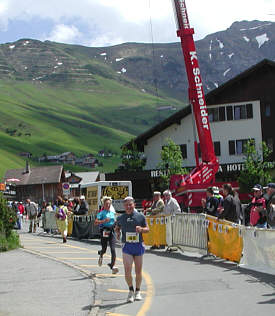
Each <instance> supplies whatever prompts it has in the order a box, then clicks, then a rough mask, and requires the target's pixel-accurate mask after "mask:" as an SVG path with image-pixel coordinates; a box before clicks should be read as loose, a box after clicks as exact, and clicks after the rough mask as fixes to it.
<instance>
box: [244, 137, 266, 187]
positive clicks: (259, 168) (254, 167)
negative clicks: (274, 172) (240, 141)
mask: <svg viewBox="0 0 275 316" xmlns="http://www.w3.org/2000/svg"><path fill="white" fill-rule="evenodd" d="M270 154H271V150H270V149H269V148H268V146H267V145H266V143H265V142H262V144H261V148H260V151H257V149H256V146H255V142H254V140H249V141H248V142H247V144H246V146H245V151H244V156H245V162H244V170H243V171H241V172H240V176H239V177H238V181H239V184H240V190H241V191H242V192H249V191H250V190H251V188H252V187H253V186H254V184H257V183H259V184H261V185H265V184H267V183H268V182H271V176H270V173H269V169H271V166H270V163H269V162H268V158H269V156H270Z"/></svg>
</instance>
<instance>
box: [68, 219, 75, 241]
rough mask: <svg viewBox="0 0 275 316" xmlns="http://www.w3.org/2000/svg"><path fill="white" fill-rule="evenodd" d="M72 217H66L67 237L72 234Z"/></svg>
mask: <svg viewBox="0 0 275 316" xmlns="http://www.w3.org/2000/svg"><path fill="white" fill-rule="evenodd" d="M73 222H74V220H73V215H72V216H70V217H68V236H71V235H72V233H73Z"/></svg>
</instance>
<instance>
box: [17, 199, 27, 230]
mask: <svg viewBox="0 0 275 316" xmlns="http://www.w3.org/2000/svg"><path fill="white" fill-rule="evenodd" d="M17 208H18V212H19V222H20V223H19V225H20V228H19V229H21V228H22V222H23V216H24V213H25V207H24V205H23V203H22V202H18V204H17Z"/></svg>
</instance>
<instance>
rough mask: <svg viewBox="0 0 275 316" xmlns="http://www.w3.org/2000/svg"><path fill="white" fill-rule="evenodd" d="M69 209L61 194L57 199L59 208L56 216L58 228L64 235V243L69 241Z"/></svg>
mask: <svg viewBox="0 0 275 316" xmlns="http://www.w3.org/2000/svg"><path fill="white" fill-rule="evenodd" d="M67 215H68V209H67V206H65V205H64V201H63V199H62V198H61V197H60V196H59V197H58V199H57V209H56V212H55V216H56V224H57V227H58V230H59V231H60V233H61V236H62V237H63V243H65V242H67V233H68V219H67V218H68V216H67Z"/></svg>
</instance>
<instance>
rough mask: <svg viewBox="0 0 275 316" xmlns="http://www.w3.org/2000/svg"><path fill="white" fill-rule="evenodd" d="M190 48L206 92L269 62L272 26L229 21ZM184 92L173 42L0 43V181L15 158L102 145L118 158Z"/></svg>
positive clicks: (20, 162) (19, 162)
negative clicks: (22, 154)
mask: <svg viewBox="0 0 275 316" xmlns="http://www.w3.org/2000/svg"><path fill="white" fill-rule="evenodd" d="M196 47H197V52H198V58H199V64H200V68H201V74H202V81H203V84H204V88H205V92H206V93H207V92H208V91H211V90H213V89H215V88H216V87H217V86H219V85H221V84H222V83H224V82H226V81H227V80H229V79H231V78H233V77H234V76H236V75H237V74H239V73H241V72H242V71H244V70H246V69H248V68H249V67H251V66H253V65H254V64H256V63H257V62H259V61H260V60H262V59H264V58H268V59H271V60H275V23H274V22H269V21H241V22H235V23H233V24H232V25H231V26H230V27H229V28H228V29H227V30H225V31H219V32H216V33H213V34H209V35H207V36H206V37H205V38H203V39H201V40H199V41H197V42H196ZM187 91H188V84H187V79H186V74H185V65H184V59H183V56H182V52H181V46H180V43H179V42H175V43H153V45H152V43H151V44H150V43H149V44H143V43H123V44H120V45H116V46H110V47H96V48H95V47H85V46H81V45H69V44H61V43H55V42H49V41H45V42H41V41H38V40H31V39H21V40H18V41H16V42H12V43H6V44H1V45H0V92H1V93H0V142H1V148H0V155H1V157H0V161H1V162H2V166H1V168H0V177H1V174H3V172H4V170H5V168H12V167H17V166H20V167H22V166H24V159H23V158H20V157H18V151H29V152H32V153H33V154H34V156H36V157H38V156H41V155H42V154H44V153H47V154H57V153H61V152H62V151H64V152H65V151H75V152H76V153H79V154H83V153H88V152H92V153H96V152H97V151H98V150H100V149H102V147H104V146H105V147H106V149H109V150H112V151H113V152H117V153H118V152H119V147H120V146H121V145H122V144H123V143H125V142H127V141H128V140H129V139H130V138H132V137H135V136H136V135H138V134H139V133H142V132H144V131H145V130H146V129H149V128H150V127H152V126H154V125H155V124H156V123H158V122H159V121H160V120H162V119H164V118H166V117H167V116H169V115H171V114H172V113H173V111H174V110H177V109H180V108H182V107H183V106H184V104H185V103H187ZM22 126H25V128H23V127H22ZM13 130H16V132H14V133H9V132H10V131H13ZM25 134H27V135H29V134H30V135H31V136H27V135H25ZM19 135H20V136H19ZM7 157H9V159H7ZM115 163H116V164H117V163H118V158H117V159H116V162H115ZM114 167H115V166H114V164H113V165H112V166H110V168H111V169H112V168H114ZM107 169H108V168H107ZM108 170H109V169H108Z"/></svg>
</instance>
